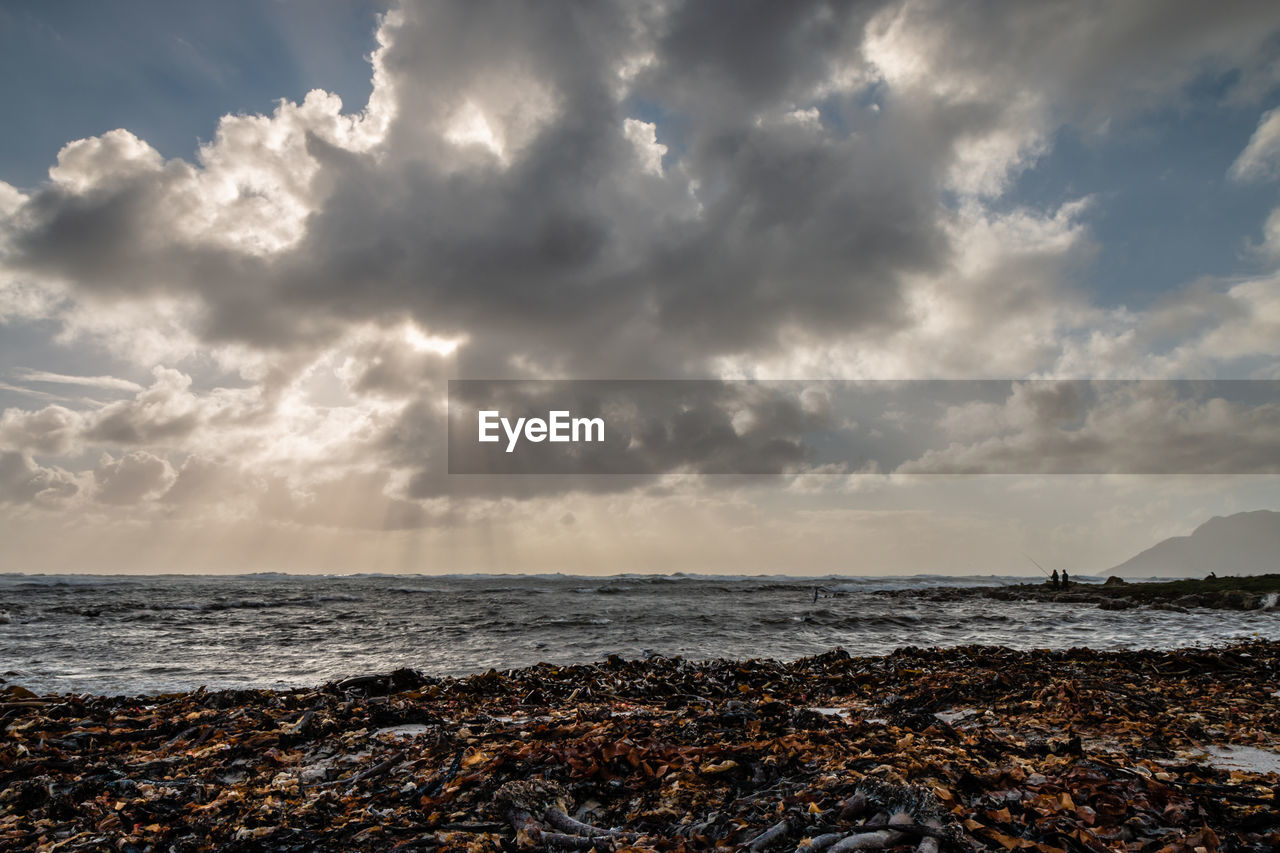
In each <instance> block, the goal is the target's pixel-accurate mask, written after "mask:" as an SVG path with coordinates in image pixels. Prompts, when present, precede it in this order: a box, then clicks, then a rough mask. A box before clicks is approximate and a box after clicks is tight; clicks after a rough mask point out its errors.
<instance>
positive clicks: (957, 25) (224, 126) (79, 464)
mask: <svg viewBox="0 0 1280 853" xmlns="http://www.w3.org/2000/svg"><path fill="white" fill-rule="evenodd" d="M0 111H2V112H3V114H4V115H5V116H6V117H7V120H6V122H5V123H6V130H5V132H4V133H3V134H0V411H2V414H0V537H3V540H4V541H5V542H6V547H5V548H4V549H0V571H26V572H69V571H79V572H245V571H297V572H361V571H377V572H428V573H431V572H486V571H492V572H555V571H563V572H581V573H596V574H609V573H615V572H651V571H663V572H667V571H686V572H729V573H794V574H805V575H817V574H828V573H840V574H886V573H915V572H936V573H948V574H967V573H982V574H985V573H1001V574H1004V573H1026V572H1027V571H1028V568H1029V566H1028V560H1027V557H1026V555H1027V554H1032V555H1033V556H1035V557H1036V559H1037V560H1038V561H1039V562H1041V563H1044V564H1046V565H1048V564H1050V563H1052V564H1053V565H1055V566H1061V567H1066V568H1069V569H1071V570H1072V571H1074V572H1078V573H1082V574H1087V573H1093V572H1101V571H1105V570H1106V569H1107V568H1109V567H1110V566H1113V565H1115V564H1118V563H1120V562H1122V561H1123V560H1125V559H1127V558H1128V557H1130V556H1132V555H1133V554H1134V553H1136V552H1137V551H1138V550H1141V549H1142V548H1145V547H1147V546H1148V545H1150V544H1153V543H1154V542H1155V541H1157V540H1159V539H1162V538H1164V537H1167V536H1171V535H1184V534H1186V533H1189V532H1190V531H1191V530H1192V529H1193V528H1194V527H1195V526H1197V525H1198V524H1199V523H1201V522H1203V521H1205V520H1207V519H1208V518H1209V517H1210V516H1213V515H1222V514H1228V513H1231V512H1238V511H1244V510H1253V509H1261V508H1266V509H1280V480H1277V477H1276V472H1277V470H1278V469H1280V401H1277V400H1276V399H1275V395H1274V394H1272V395H1270V396H1268V395H1267V394H1266V393H1265V392H1266V389H1267V388H1269V387H1271V388H1273V387H1274V386H1269V385H1267V384H1266V383H1268V382H1274V381H1276V380H1280V358H1278V356H1280V344H1278V343H1277V342H1280V6H1278V5H1277V4H1275V3H1273V2H1256V3H1249V2H1238V3H1220V4H1179V5H1172V6H1171V5H1170V4H1167V3H1160V2H1148V0H1134V2H1129V3H1124V4H1116V3H1110V2H1081V0H1070V1H1069V2H1067V0H1062V2H1044V3H1036V4H1025V3H1015V2H1005V3H1002V2H973V3H946V2H941V0H934V2H920V1H919V0H896V2H866V3H857V4H853V3H843V2H831V3H827V2H810V1H809V0H796V2H789V3H766V2H687V3H681V2H665V1H664V0H654V2H625V3H624V2H619V3H606V2H601V3H592V4H568V3H534V2H530V3H507V2H503V3H497V2H493V3H490V2H483V1H482V0H468V2H455V3H426V2H405V3H392V2H387V3H371V2H358V1H357V0H346V1H344V0H319V2H313V0H308V2H302V0H274V2H267V3H262V2H247V0H244V1H243V2H228V3H223V4H218V5H217V6H216V7H215V6H202V5H198V4H185V3H182V4H178V3H170V2H159V0H151V2H128V0H125V2H119V3H113V4H97V3H89V2H64V1H63V0H59V2H34V0H30V2H24V0H16V2H10V3H6V4H4V6H3V7H0ZM451 379H597V380H598V379H610V380H613V379H660V380H674V379H732V380H742V379H751V380H805V381H813V382H815V383H818V382H819V381H825V380H903V379H928V380H934V379H946V380H976V379H1000V380H1015V381H1014V382H1012V383H1010V384H1009V388H1008V390H1007V392H1005V393H1003V394H999V395H997V396H996V398H994V399H984V400H973V401H968V402H964V401H956V400H952V399H942V398H939V399H938V400H923V401H920V400H917V401H916V402H917V403H918V404H919V405H918V406H917V407H916V408H918V411H917V410H916V408H913V409H912V410H911V411H910V412H906V411H905V410H900V409H898V408H896V407H889V408H886V409H885V410H883V411H881V412H878V413H877V415H876V417H875V418H872V419H868V418H867V417H862V416H858V417H854V416H842V417H835V415H833V411H835V409H838V407H832V406H830V405H828V404H827V403H825V402H823V403H820V404H815V403H814V401H815V400H818V399H819V398H821V397H822V394H823V393H824V392H823V391H822V388H823V387H825V386H821V385H820V384H815V385H814V386H813V387H811V388H810V387H808V386H806V385H805V384H804V382H799V383H798V384H795V385H794V386H793V387H794V388H795V389H796V394H797V397H796V401H794V402H795V406H793V407H791V408H786V407H783V409H785V412H787V413H789V415H788V417H789V418H790V419H789V420H788V419H787V418H781V417H780V416H779V417H773V416H772V415H771V414H770V413H773V414H775V415H776V414H777V413H778V412H779V411H783V409H777V408H776V407H775V408H768V407H766V406H765V405H764V404H763V402H762V400H761V399H760V397H759V395H758V394H755V396H752V394H754V393H755V392H752V393H750V394H737V393H736V392H735V395H734V396H733V399H732V400H729V401H722V403H720V404H717V405H720V408H719V409H716V410H715V411H714V412H713V413H712V414H713V415H714V417H712V418H711V421H708V424H709V426H707V427H706V430H704V432H701V433H699V440H700V441H702V442H703V444H704V445H705V444H706V442H708V441H711V438H708V436H711V437H713V438H715V441H720V442H727V444H728V445H731V446H732V447H733V448H737V449H738V450H741V449H742V448H748V449H749V448H753V447H756V448H758V447H760V446H763V445H761V444H760V442H754V443H753V441H752V438H753V436H756V437H758V436H762V435H764V434H765V433H764V432H763V430H765V429H766V427H768V428H769V429H780V430H782V431H783V432H784V433H785V432H786V431H787V430H790V431H791V432H790V433H788V435H789V436H790V437H791V438H792V439H794V438H795V437H796V436H797V435H800V434H802V433H804V431H805V430H806V429H808V428H809V427H806V426H804V424H809V425H810V426H812V419H813V418H823V419H825V420H823V429H826V430H829V431H835V432H840V433H841V434H842V435H844V436H845V438H848V439H850V440H853V439H859V438H861V437H866V438H868V439H870V438H875V439H876V440H878V441H881V442H887V443H889V444H892V445H893V446H894V448H895V450H894V452H893V453H892V454H890V456H889V457H886V459H880V460H871V461H867V460H860V461H858V460H855V461H845V462H840V461H836V462H831V461H829V460H828V461H827V462H824V463H823V464H817V463H814V462H813V461H812V459H808V460H807V461H806V458H805V457H804V456H803V454H801V455H800V456H798V457H796V458H788V459H785V460H781V461H780V462H779V463H778V468H777V470H776V471H772V470H771V471H770V472H769V473H767V474H763V475H757V473H756V472H754V471H753V474H752V475H750V476H747V475H743V476H728V475H714V474H709V473H708V472H707V469H706V468H705V467H700V466H699V465H698V464H696V462H695V463H691V462H690V459H691V458H692V457H691V456H690V455H689V454H688V453H686V452H683V449H682V452H679V453H675V452H673V453H670V454H666V455H663V456H661V457H660V458H659V459H658V461H656V462H654V461H653V460H650V463H651V464H649V466H648V467H646V468H645V470H644V472H643V475H641V476H616V477H605V476H601V475H591V476H544V477H533V476H528V475H524V476H516V475H511V476H497V475H495V476H475V475H462V474H450V473H449V470H448V465H447V458H446V457H447V452H446V447H445V445H446V433H447V421H448V418H447V412H446V401H447V382H448V381H449V380H451ZM1057 379H1061V380H1068V379H1069V380H1079V381H1084V380H1104V379H1105V380H1111V379H1132V380H1170V379H1180V380H1182V379H1185V380H1255V381H1256V382H1257V383H1259V384H1257V385H1256V386H1253V387H1254V388H1255V390H1257V389H1258V388H1261V389H1262V392H1263V393H1262V394H1261V397H1258V395H1257V394H1254V395H1253V397H1250V398H1249V399H1244V398H1237V397H1231V395H1230V394H1228V395H1226V396H1225V397H1223V396H1220V395H1218V394H1217V392H1216V391H1214V390H1213V389H1214V388H1218V387H1220V386H1206V387H1208V388H1210V391H1209V392H1206V393H1204V394H1202V395H1201V396H1200V397H1198V398H1195V399H1179V398H1177V397H1176V395H1175V396H1174V397H1170V396H1169V395H1168V391H1167V388H1163V387H1162V386H1160V385H1159V384H1158V383H1142V384H1139V385H1137V386H1134V388H1135V389H1136V390H1132V391H1126V392H1124V393H1119V392H1115V393H1113V392H1111V391H1105V392H1100V393H1097V394H1094V395H1086V396H1087V400H1086V401H1085V402H1083V403H1082V402H1081V401H1080V400H1079V399H1075V398H1072V400H1070V401H1067V402H1064V401H1065V400H1067V396H1070V395H1066V396H1064V394H1063V393H1062V392H1048V391H1044V389H1045V388H1046V387H1050V386H1046V385H1044V384H1036V383H1034V382H1031V380H1057ZM735 387H738V386H735ZM806 389H807V390H806ZM815 395H817V396H815ZM1244 396H1245V397H1249V395H1244ZM823 399H825V398H823ZM1068 403H1069V405H1068ZM1064 412H1065V413H1067V414H1064ZM797 413H799V414H797ZM846 414H847V413H846ZM908 415H909V417H908ZM797 418H798V420H797ZM806 419H808V420H806ZM721 421H722V422H721ZM712 422H714V423H712ZM712 427H715V429H714V430H713V429H712ZM717 430H718V431H717ZM895 430H899V431H901V436H900V439H901V440H899V437H897V434H896V433H895V432H894V431H895ZM797 431H798V432H797ZM886 433H887V434H888V437H887V438H886ZM770 435H772V434H770ZM925 435H927V436H929V437H930V440H931V442H932V443H931V444H929V446H928V447H927V448H926V447H925V446H924V445H922V444H920V443H919V439H920V437H921V436H925ZM1138 438H1140V439H1141V441H1142V447H1141V448H1138V447H1137V445H1136V444H1135V440H1136V439H1138ZM700 446H701V445H700ZM716 446H717V448H721V445H716ZM1063 448H1068V449H1069V454H1068V456H1067V457H1066V458H1069V459H1070V460H1074V461H1071V462H1069V463H1067V464H1065V465H1058V466H1055V465H1053V464H1048V465H1045V464H1039V462H1040V461H1041V460H1045V459H1061V458H1064V457H1063V456H1062V454H1063V453H1064V452H1066V451H1064V450H1063ZM721 449H722V448H721ZM908 451H910V452H908ZM1085 456H1087V459H1088V461H1087V462H1080V461H1079V460H1080V459H1083V458H1084V457H1085ZM1166 456H1167V458H1169V459H1172V460H1176V462H1175V463H1174V464H1171V465H1170V466H1169V472H1167V473H1160V474H1158V475H1153V474H1150V473H1148V472H1150V471H1152V470H1162V471H1163V470H1164V469H1163V468H1162V467H1161V466H1160V465H1152V464H1150V462H1149V460H1151V459H1158V458H1164V457H1166ZM1139 457H1141V459H1143V460H1147V461H1144V462H1142V463H1136V462H1135V459H1136V458H1139ZM1227 457H1230V461H1229V462H1227V463H1223V460H1224V459H1226V458H1227ZM1062 471H1066V472H1067V473H1061V472H1062ZM975 472H978V473H975ZM1051 472H1058V473H1051ZM631 473H633V474H634V473H635V472H631Z"/></svg>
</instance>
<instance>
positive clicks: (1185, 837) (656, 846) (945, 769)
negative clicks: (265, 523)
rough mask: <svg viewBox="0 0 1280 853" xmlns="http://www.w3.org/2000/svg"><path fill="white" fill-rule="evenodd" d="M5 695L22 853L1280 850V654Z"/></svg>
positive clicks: (731, 664) (2, 823)
mask: <svg viewBox="0 0 1280 853" xmlns="http://www.w3.org/2000/svg"><path fill="white" fill-rule="evenodd" d="M3 690H4V693H3V696H2V701H0V720H2V724H3V740H2V741H0V847H3V848H4V849H9V850H37V851H50V852H51V851H87V850H95V851H96V850H108V849H109V850H115V851H121V853H142V852H143V851H204V850H219V851H250V850H273V851H293V850H297V851H302V850H335V851H337V850H344V851H355V850H371V851H372V850H471V851H479V850H517V849H538V850H542V849H545V850H571V849H576V850H585V849H597V850H628V851H638V850H662V851H683V850H713V849H723V850H729V849H733V850H747V851H753V853H763V851H774V850H787V851H791V850H799V851H804V850H807V851H813V853H818V851H821V850H827V851H834V853H841V852H842V851H847V850H853V849H894V850H919V851H924V853H929V851H940V850H1037V851H1043V853H1060V852H1061V853H1065V851H1072V853H1077V851H1084V850H1133V851H1155V850H1163V851H1182V850H1185V851H1189V853H1190V851H1197V850H1204V851H1214V850H1219V849H1222V850H1259V851H1261V850H1274V849H1277V846H1278V845H1280V810H1278V809H1277V805H1278V804H1280V785H1278V783H1280V776H1277V775H1276V773H1275V772H1274V771H1275V769H1277V768H1276V767H1272V766H1270V765H1266V764H1265V760H1267V759H1268V757H1270V758H1275V759H1278V760H1280V752H1277V750H1280V713H1278V712H1277V699H1276V697H1277V696H1280V643H1269V642H1254V643H1249V644H1242V645H1235V646H1230V647H1222V648H1213V649H1202V648H1198V649H1184V650H1178V651H1149V652H1099V651H1093V650H1089V649H1074V650H1071V651H1064V652H1058V651H1038V652H1015V651H1011V650H1008V649H1004V648H999V647H966V648H953V649H946V650H922V649H910V648H909V649H904V650H901V651H899V652H895V653H894V654H891V655H888V656H884V657H872V658H859V657H851V656H850V655H849V654H847V653H846V652H844V651H842V650H835V651H832V652H829V653H826V654H823V655H819V656H817V657H811V658H805V659H802V660H799V661H796V662H794V663H789V664H784V663H777V662H771V661H745V662H737V661H724V660H721V661H710V662H703V663H694V662H690V661H685V660H681V659H679V658H653V659H650V660H646V661H627V660H623V659H620V658H617V657H612V658H610V659H608V660H605V661H602V662H601V663H599V664H597V665H587V666H566V667H556V666H551V665H545V664H544V665H539V666H536V667H532V668H529V669H524V670H518V671H509V672H506V673H498V672H492V671H491V672H489V673H486V674H483V675H476V676H472V677H469V678H465V679H456V680H455V679H448V680H441V679H435V678H431V677H429V676H425V675H422V674H420V673H417V672H414V671H412V670H401V671H397V672H395V673H392V674H391V675H388V676H378V677H361V678H352V679H347V680H345V681H341V682H334V683H330V684H326V685H324V686H323V687H320V688H317V689H314V690H292V691H284V692H276V691H268V690H248V691H223V692H205V691H203V690H201V691H195V692H190V693H181V694H168V695H163V696H151V697H97V696H44V697H40V696H34V695H31V694H29V693H27V692H26V691H23V690H22V689H21V688H18V687H15V686H12V685H11V686H8V687H6V688H3ZM1260 759H1261V760H1262V761H1263V762H1264V763H1259V760H1260ZM1233 761H1234V762H1235V764H1234V765H1233V764H1232V762H1233Z"/></svg>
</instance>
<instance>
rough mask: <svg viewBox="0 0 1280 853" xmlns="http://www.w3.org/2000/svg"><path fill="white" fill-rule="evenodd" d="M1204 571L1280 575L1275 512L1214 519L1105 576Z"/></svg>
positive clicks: (1279, 515) (1278, 526) (1186, 574)
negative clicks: (1278, 573)
mask: <svg viewBox="0 0 1280 853" xmlns="http://www.w3.org/2000/svg"><path fill="white" fill-rule="evenodd" d="M1209 572H1217V573H1218V574H1219V575H1221V576H1226V575H1257V574H1263V573H1266V572H1280V512H1272V511H1271V510H1267V509H1260V510H1257V511H1255V512H1238V513H1236V514H1235V515H1228V516H1226V517H1223V516H1220V515H1216V516H1214V517H1213V518H1211V519H1209V520H1208V521H1206V522H1205V523H1204V524H1202V525H1200V526H1199V527H1197V528H1196V529H1195V530H1194V531H1193V532H1192V533H1191V535H1190V536H1174V537H1171V538H1169V539H1166V540H1164V541H1163V542H1158V543H1156V544H1155V545H1152V546H1151V547H1150V548H1148V549H1147V550H1145V551H1143V552H1142V553H1141V554H1138V555H1136V556H1134V557H1131V558H1130V559H1128V560H1125V561H1124V562H1123V563H1121V564H1120V565H1118V566H1116V567H1115V568H1113V569H1111V571H1109V572H1106V574H1108V575H1119V576H1120V577H1128V578H1146V577H1153V576H1159V577H1173V578H1191V577H1196V578H1198V577H1204V576H1205V575H1207V574H1209Z"/></svg>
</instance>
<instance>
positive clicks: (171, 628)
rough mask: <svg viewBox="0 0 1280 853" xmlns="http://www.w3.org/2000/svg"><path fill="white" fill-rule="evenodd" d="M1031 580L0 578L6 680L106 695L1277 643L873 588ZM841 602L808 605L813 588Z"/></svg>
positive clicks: (1132, 614)
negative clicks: (511, 673) (542, 669)
mask: <svg viewBox="0 0 1280 853" xmlns="http://www.w3.org/2000/svg"><path fill="white" fill-rule="evenodd" d="M1026 580H1027V579H1026V578H1005V577H993V576H987V577H979V578H974V577H964V578H960V577H956V578H950V577H943V576H937V575H929V576H913V577H899V578H820V579H797V578H792V577H711V576H687V575H675V576H630V575H625V576H615V577H604V578H598V577H583V576H572V575H550V576H548V575H534V576H514V575H501V576H494V575H486V576H474V575H473V576H447V577H431V576H415V575H409V576H406V575H396V576H386V575H366V576H361V575H354V576H341V577H334V576H291V575H277V574H257V575H235V576H217V577H214V576H191V575H164V576H148V577H119V576H113V577H107V576H90V575H76V576H44V575H0V675H2V676H3V677H4V678H5V679H6V680H7V681H9V682H12V683H17V684H22V685H23V686H26V687H28V688H30V689H33V690H37V691H57V692H75V693H80V692H89V693H100V694H118V693H141V692H163V691H169V690H180V689H194V688H196V687H200V686H202V685H204V686H207V687H209V688H210V689H215V688H223V687H250V686H252V687H284V686H310V685H315V684H319V683H321V682H324V681H327V680H330V679H333V678H340V677H345V676H350V675H359V674H367V673H380V672H387V671H390V670H392V669H396V668H398V667H404V666H407V667H413V668H415V669H420V670H422V671H424V672H427V673H429V674H433V675H467V674H470V673H475V672H483V671H485V670H488V669H490V668H497V669H505V668H510V667H521V666H526V665H530V664H534V663H538V662H540V661H549V662H552V663H582V662H589V661H595V660H599V659H601V658H603V657H604V656H605V655H608V654H620V655H622V656H624V657H640V656H644V655H646V654H654V653H656V654H663V655H681V656H683V657H686V658H690V659H695V660H696V659H705V658H713V657H728V658H753V657H769V658H775V659H780V660H791V659H794V658H798V657H803V656H805V655H810V654H815V653H818V652H822V651H825V650H827V649H830V648H832V647H833V646H843V647H844V648H845V649H847V650H849V651H850V652H851V653H852V654H855V655H857V654H867V655H869V654H882V653H887V652H890V651H892V650H893V649H895V648H900V647H902V646H909V645H914V646H953V645H963V644H968V643H989V644H1000V645H1006V646H1011V647H1014V648H1065V647H1070V646H1091V647H1094V648H1105V649H1115V648H1168V647H1174V646H1184V645H1195V644H1207V643H1216V642H1223V641H1227V640H1232V639H1240V638H1246V637H1254V636H1258V637H1265V638H1271V639H1275V638H1280V613H1276V612H1260V611H1255V612H1246V613H1237V612H1224V611H1209V610H1196V611H1192V612H1189V613H1176V612H1168V611H1158V610H1147V609H1138V610H1125V611H1104V610H1099V609H1097V607H1095V606H1094V605H1091V604H1065V603H1064V604H1048V603H1034V602H1003V601H994V600H987V599H980V598H973V599H966V600H960V601H914V600H912V599H911V598H909V597H908V598H905V599H904V598H892V597H886V596H882V595H877V594H876V591H877V590H884V589H902V588H907V589H910V588H922V587H930V586H974V585H998V584H1003V583H1012V582H1025V581H1026ZM815 584H821V585H823V586H825V587H826V588H828V589H833V590H839V591H841V592H842V593H843V594H842V595H840V596H837V597H824V598H821V599H819V600H818V601H817V602H815V601H814V600H813V587H814V586H815Z"/></svg>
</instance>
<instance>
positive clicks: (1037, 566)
mask: <svg viewBox="0 0 1280 853" xmlns="http://www.w3.org/2000/svg"><path fill="white" fill-rule="evenodd" d="M1022 556H1024V557H1026V558H1027V559H1028V560H1030V561H1031V562H1033V563H1036V561H1035V558H1034V557H1032V556H1031V555H1030V554H1023V555H1022ZM1036 568H1037V569H1039V570H1040V573H1041V574H1042V575H1044V576H1045V577H1049V576H1050V575H1049V573H1048V572H1046V571H1045V570H1044V566H1042V565H1040V564H1039V563H1036Z"/></svg>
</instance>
